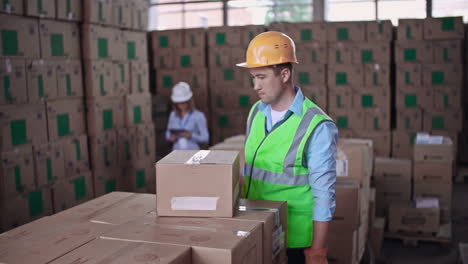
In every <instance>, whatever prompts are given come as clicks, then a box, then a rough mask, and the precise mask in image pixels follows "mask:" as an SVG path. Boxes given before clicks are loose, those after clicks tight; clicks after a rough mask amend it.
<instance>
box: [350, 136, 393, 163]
mask: <svg viewBox="0 0 468 264" xmlns="http://www.w3.org/2000/svg"><path fill="white" fill-rule="evenodd" d="M354 136H355V137H357V138H365V139H372V140H373V141H374V150H375V155H376V156H382V157H390V152H391V148H392V142H391V140H392V139H391V134H390V131H389V130H388V131H370V130H356V131H355V132H354Z"/></svg>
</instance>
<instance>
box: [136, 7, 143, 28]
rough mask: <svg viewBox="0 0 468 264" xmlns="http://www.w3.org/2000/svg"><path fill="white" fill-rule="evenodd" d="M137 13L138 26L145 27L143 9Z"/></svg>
mask: <svg viewBox="0 0 468 264" xmlns="http://www.w3.org/2000/svg"><path fill="white" fill-rule="evenodd" d="M137 15H138V28H139V29H143V20H142V19H141V10H138V11H137Z"/></svg>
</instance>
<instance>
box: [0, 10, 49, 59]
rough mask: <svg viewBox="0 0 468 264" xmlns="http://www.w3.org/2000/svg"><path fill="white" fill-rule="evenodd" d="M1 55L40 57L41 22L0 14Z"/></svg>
mask: <svg viewBox="0 0 468 264" xmlns="http://www.w3.org/2000/svg"><path fill="white" fill-rule="evenodd" d="M0 30H2V31H4V32H5V33H4V34H2V41H1V44H0V45H1V46H0V48H1V50H2V53H1V54H0V56H1V57H22V58H31V59H36V58H40V56H41V55H40V45H30V44H31V43H39V23H38V21H37V20H36V19H31V18H23V17H17V16H10V15H3V14H0ZM4 37H5V39H3V38H4Z"/></svg>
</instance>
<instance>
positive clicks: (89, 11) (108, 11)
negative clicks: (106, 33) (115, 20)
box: [83, 0, 112, 25]
mask: <svg viewBox="0 0 468 264" xmlns="http://www.w3.org/2000/svg"><path fill="white" fill-rule="evenodd" d="M83 15H84V17H83V22H85V23H93V24H105V25H111V24H112V0H84V1H83Z"/></svg>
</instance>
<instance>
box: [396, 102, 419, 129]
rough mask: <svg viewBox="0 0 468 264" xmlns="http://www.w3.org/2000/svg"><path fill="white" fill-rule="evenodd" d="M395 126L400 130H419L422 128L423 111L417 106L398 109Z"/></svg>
mask: <svg viewBox="0 0 468 264" xmlns="http://www.w3.org/2000/svg"><path fill="white" fill-rule="evenodd" d="M396 121H397V123H396V128H397V129H398V130H400V131H405V130H407V131H415V130H418V131H421V130H422V128H423V111H422V109H421V108H419V107H414V108H405V109H398V110H397V112H396Z"/></svg>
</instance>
